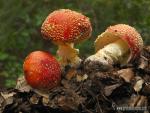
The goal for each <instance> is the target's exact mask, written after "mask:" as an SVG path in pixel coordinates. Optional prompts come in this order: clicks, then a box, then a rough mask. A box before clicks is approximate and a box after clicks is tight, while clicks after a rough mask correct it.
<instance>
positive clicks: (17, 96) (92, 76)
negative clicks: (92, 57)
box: [0, 46, 150, 113]
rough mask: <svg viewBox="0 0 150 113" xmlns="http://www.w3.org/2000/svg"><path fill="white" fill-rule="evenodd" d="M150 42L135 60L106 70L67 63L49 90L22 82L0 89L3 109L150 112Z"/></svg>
mask: <svg viewBox="0 0 150 113" xmlns="http://www.w3.org/2000/svg"><path fill="white" fill-rule="evenodd" d="M149 111H150V46H147V47H144V48H143V51H142V54H141V55H140V57H139V58H137V59H136V60H135V62H134V63H131V64H127V65H122V66H120V65H116V66H114V68H113V69H111V70H109V71H107V72H101V71H97V70H88V71H87V70H86V71H85V70H84V65H83V64H81V66H80V68H78V69H72V68H69V67H67V68H66V69H65V72H64V73H63V78H62V81H61V85H60V86H59V87H57V88H54V89H52V90H51V91H49V92H48V93H47V94H43V93H40V92H37V91H35V90H33V89H30V88H29V87H28V85H26V84H22V85H21V86H20V87H17V88H10V89H4V90H2V91H1V92H0V113H135V112H136V113H149Z"/></svg>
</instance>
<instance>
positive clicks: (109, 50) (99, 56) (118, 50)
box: [85, 39, 129, 70]
mask: <svg viewBox="0 0 150 113" xmlns="http://www.w3.org/2000/svg"><path fill="white" fill-rule="evenodd" d="M128 53H129V47H128V45H127V43H125V42H124V41H123V40H122V39H119V40H117V41H115V42H113V43H110V44H108V45H106V46H105V47H104V48H102V49H100V50H99V51H97V53H96V54H94V55H92V56H90V57H88V58H87V59H86V60H85V65H86V67H87V68H90V67H91V66H92V67H93V68H94V66H93V65H96V67H97V68H99V69H100V70H108V69H109V68H110V67H111V66H112V65H113V64H117V63H120V62H123V61H124V60H125V59H126V58H127V55H129V54H128ZM93 63H94V64H93Z"/></svg>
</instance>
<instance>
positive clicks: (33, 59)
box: [23, 51, 61, 91]
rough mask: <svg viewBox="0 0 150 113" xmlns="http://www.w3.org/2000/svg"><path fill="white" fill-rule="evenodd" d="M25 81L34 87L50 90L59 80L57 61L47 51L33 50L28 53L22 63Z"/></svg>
mask: <svg viewBox="0 0 150 113" xmlns="http://www.w3.org/2000/svg"><path fill="white" fill-rule="evenodd" d="M23 70H24V74H25V79H26V81H27V83H28V84H29V85H30V86H31V87H32V88H35V89H39V90H43V91H44V90H50V89H52V88H54V87H56V86H57V85H59V82H60V80H61V68H60V65H59V63H58V61H57V60H56V59H55V58H54V57H53V56H52V55H51V54H49V53H47V52H43V51H35V52H32V53H30V54H29V55H28V56H27V57H26V59H25V61H24V64H23Z"/></svg>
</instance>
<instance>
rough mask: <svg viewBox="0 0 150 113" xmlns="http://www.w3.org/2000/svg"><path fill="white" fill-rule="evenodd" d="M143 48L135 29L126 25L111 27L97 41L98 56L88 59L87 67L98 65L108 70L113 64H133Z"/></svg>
mask: <svg viewBox="0 0 150 113" xmlns="http://www.w3.org/2000/svg"><path fill="white" fill-rule="evenodd" d="M142 48H143V40H142V37H141V35H140V34H139V33H138V32H137V31H136V29H135V28H133V27H131V26H129V25H125V24H117V25H114V26H110V27H108V28H107V29H106V31H105V32H103V33H102V34H100V35H99V36H98V38H97V39H96V41H95V49H96V54H95V55H92V56H90V57H88V58H87V59H86V60H85V65H86V66H87V67H88V68H89V67H91V66H92V65H93V63H96V64H97V65H98V66H99V67H101V68H100V69H102V70H107V69H109V68H110V66H112V65H113V64H117V63H119V64H126V63H128V62H132V61H133V60H134V59H135V58H136V57H137V56H138V55H139V54H140V52H141V50H142Z"/></svg>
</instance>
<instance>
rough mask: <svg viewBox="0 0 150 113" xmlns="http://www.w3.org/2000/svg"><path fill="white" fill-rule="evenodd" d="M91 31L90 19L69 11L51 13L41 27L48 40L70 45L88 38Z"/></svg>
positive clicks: (62, 10)
mask: <svg viewBox="0 0 150 113" xmlns="http://www.w3.org/2000/svg"><path fill="white" fill-rule="evenodd" d="M91 31H92V27H91V23H90V21H89V18H88V17H86V16H84V15H82V14H81V13H78V12H75V11H72V10H69V9H60V10H56V11H54V12H52V13H50V14H49V15H48V17H47V18H46V19H45V21H44V22H43V24H42V27H41V33H42V35H43V36H44V37H45V38H46V39H50V40H53V41H57V42H69V43H72V42H79V41H81V40H83V39H86V38H88V37H89V36H90V35H91Z"/></svg>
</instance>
